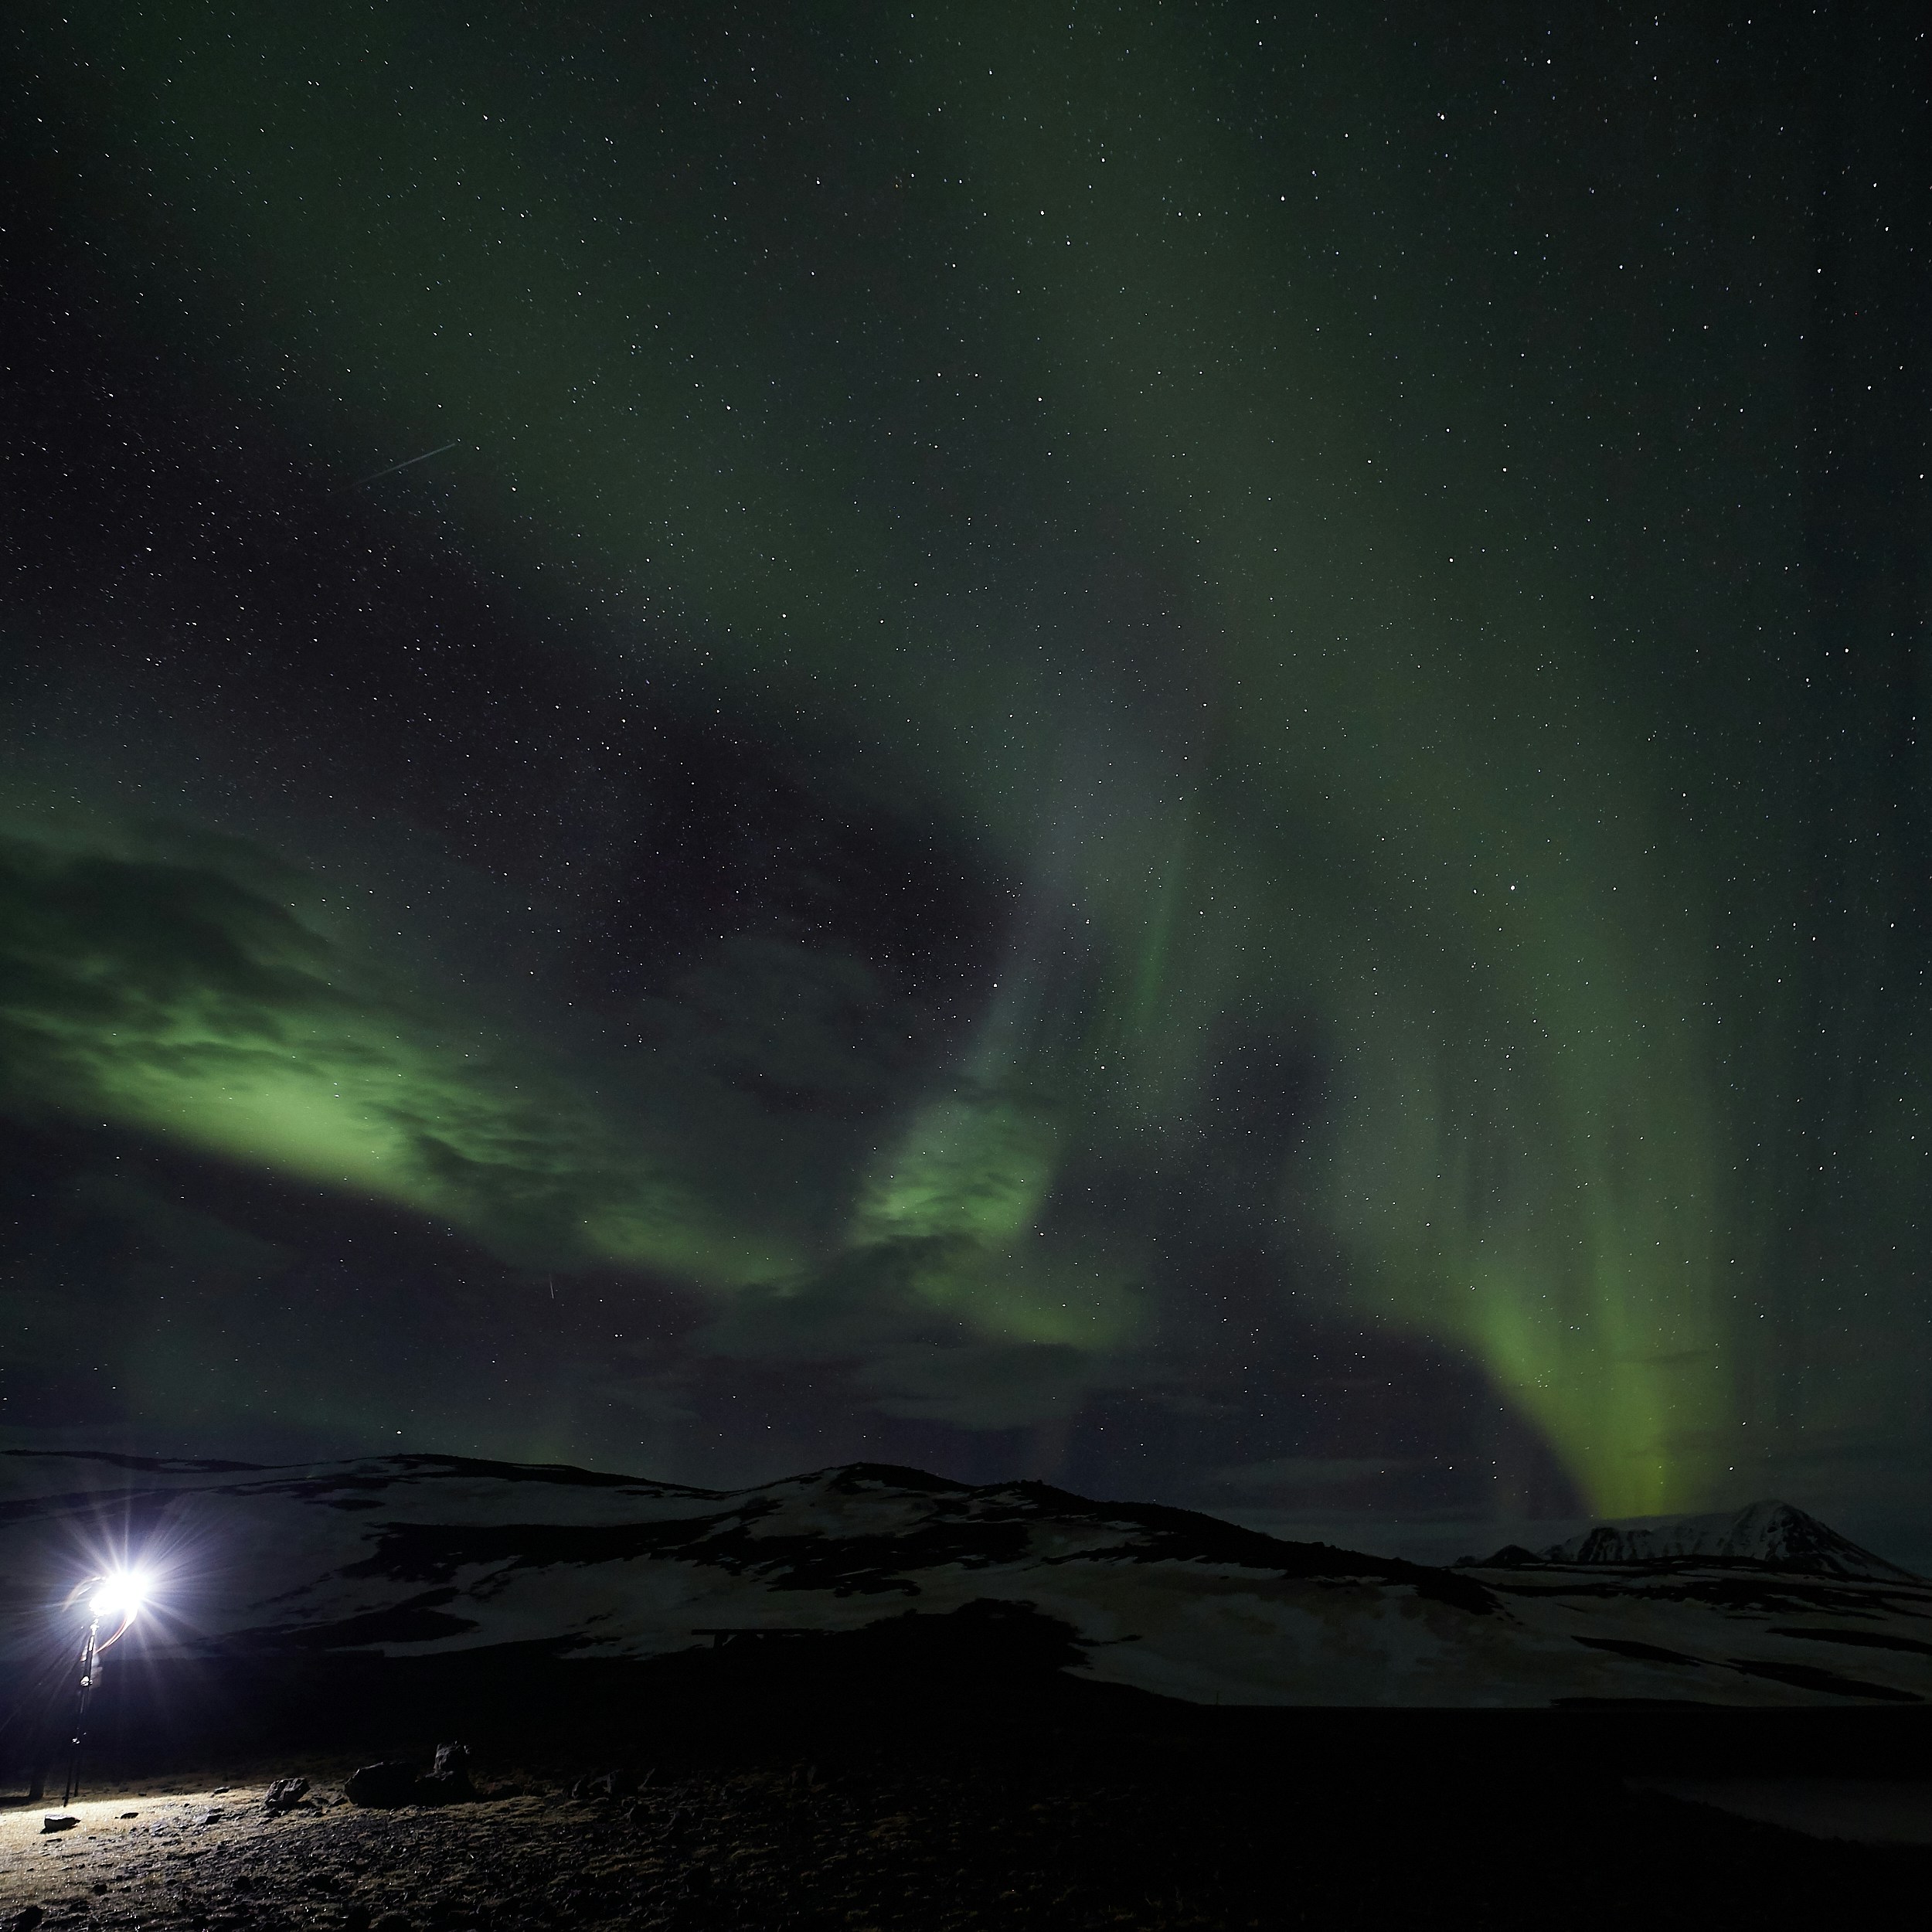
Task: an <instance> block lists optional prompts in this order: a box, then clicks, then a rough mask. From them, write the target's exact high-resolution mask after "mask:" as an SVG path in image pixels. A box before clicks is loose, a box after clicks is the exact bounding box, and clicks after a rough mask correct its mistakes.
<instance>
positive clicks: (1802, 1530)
mask: <svg viewBox="0 0 1932 1932" xmlns="http://www.w3.org/2000/svg"><path fill="white" fill-rule="evenodd" d="M1526 1563H1764V1564H1766V1565H1768V1566H1770V1567H1771V1568H1774V1569H1777V1570H1798V1571H1802V1572H1804V1573H1807V1574H1809V1575H1812V1576H1823V1577H1860V1578H1864V1579H1866V1580H1870V1581H1872V1582H1882V1583H1916V1582H1917V1581H1918V1579H1917V1577H1914V1576H1913V1574H1912V1573H1911V1572H1910V1570H1901V1569H1900V1567H1899V1566H1898V1565H1897V1564H1896V1563H1887V1562H1886V1560H1885V1559H1884V1558H1883V1556H1873V1555H1872V1553H1871V1551H1870V1550H1869V1549H1861V1548H1860V1547H1859V1545H1858V1544H1856V1543H1853V1542H1852V1540H1851V1539H1850V1538H1849V1537H1848V1536H1840V1535H1839V1534H1838V1532H1837V1531H1836V1530H1835V1529H1832V1527H1831V1526H1830V1525H1829V1524H1828V1523H1822V1522H1819V1521H1818V1518H1817V1517H1815V1516H1813V1515H1808V1514H1807V1513H1806V1512H1804V1510H1802V1509H1799V1508H1798V1506H1797V1505H1795V1504H1794V1503H1788V1502H1777V1501H1776V1500H1774V1499H1768V1498H1767V1500H1765V1501H1764V1502H1753V1503H1747V1504H1746V1505H1744V1507H1743V1509H1739V1510H1735V1511H1731V1512H1723V1511H1720V1512H1718V1513H1716V1515H1707V1516H1648V1517H1641V1518H1638V1519H1634V1520H1628V1521H1625V1522H1608V1523H1598V1524H1597V1525H1595V1526H1594V1527H1593V1528H1591V1529H1586V1530H1584V1531H1583V1532H1582V1533H1581V1534H1580V1535H1579V1536H1572V1537H1571V1538H1570V1540H1569V1541H1568V1542H1567V1543H1552V1544H1551V1545H1550V1546H1549V1548H1548V1549H1539V1550H1536V1551H1533V1552H1532V1551H1529V1550H1526V1549H1519V1548H1518V1547H1517V1546H1515V1545H1514V1544H1512V1545H1510V1546H1509V1547H1508V1548H1507V1549H1499V1550H1498V1551H1497V1553H1496V1554H1495V1556H1492V1557H1491V1558H1490V1559H1489V1560H1488V1563H1487V1564H1485V1566H1484V1567H1485V1568H1491V1567H1493V1568H1498V1569H1512V1568H1519V1567H1521V1566H1523V1565H1525V1564H1526Z"/></svg>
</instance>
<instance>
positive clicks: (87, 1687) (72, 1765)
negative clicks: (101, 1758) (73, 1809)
mask: <svg viewBox="0 0 1932 1932" xmlns="http://www.w3.org/2000/svg"><path fill="white" fill-rule="evenodd" d="M77 1668H78V1669H79V1670H80V1683H79V1684H78V1685H77V1686H76V1687H75V1692H74V1713H73V1736H72V1737H71V1738H70V1739H69V1740H68V1742H67V1783H66V1789H65V1790H64V1791H63V1792H62V1793H61V1794H60V1802H61V1804H63V1806H66V1805H69V1804H72V1803H73V1801H74V1797H75V1794H77V1792H78V1791H80V1747H81V1743H82V1740H83V1739H85V1737H86V1736H87V1704H88V1701H89V1700H90V1699H91V1698H92V1697H93V1696H94V1686H95V1685H96V1684H97V1683H98V1682H100V1618H99V1617H95V1618H94V1621H92V1622H91V1623H90V1624H88V1626H87V1635H86V1636H85V1637H83V1638H82V1639H81V1641H80V1658H78V1660H77ZM41 1789H42V1787H41V1783H40V1777H39V1774H38V1773H36V1774H35V1777H34V1788H33V1790H32V1791H31V1792H30V1793H29V1797H30V1798H34V1799H38V1798H39V1796H40V1794H41Z"/></svg>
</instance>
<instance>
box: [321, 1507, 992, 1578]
mask: <svg viewBox="0 0 1932 1932" xmlns="http://www.w3.org/2000/svg"><path fill="white" fill-rule="evenodd" d="M776 1509H777V1505H776V1504H775V1503H773V1502H751V1503H748V1504H744V1505H740V1507H739V1508H738V1509H736V1511H734V1512H729V1513H727V1514H726V1515H722V1516H719V1515H707V1516H697V1517H689V1516H687V1517H682V1518H679V1519H677V1520H675V1521H673V1522H655V1523H611V1524H553V1523H501V1524H483V1525H478V1526H474V1527H471V1526H447V1525H444V1524H437V1523H389V1524H386V1525H384V1526H383V1532H382V1535H381V1537H380V1539H379V1542H378V1543H377V1546H376V1551H375V1553H374V1554H373V1555H372V1556H368V1557H366V1558H365V1559H364V1560H362V1562H360V1563H354V1564H352V1565H351V1566H349V1568H348V1569H347V1570H345V1571H343V1575H345V1577H389V1578H391V1579H393V1580H395V1581H397V1582H407V1583H444V1582H447V1581H448V1580H449V1579H451V1577H454V1575H455V1574H456V1573H457V1571H458V1570H463V1569H465V1568H467V1567H468V1566H471V1565H472V1564H478V1563H496V1564H502V1565H505V1566H507V1567H509V1568H510V1569H512V1570H528V1569H534V1568H537V1567H540V1566H543V1565H544V1564H547V1563H584V1564H589V1563H623V1562H628V1561H632V1560H636V1559H638V1558H641V1557H660V1558H662V1557H668V1558H671V1559H672V1560H675V1559H677V1558H679V1557H681V1556H682V1557H688V1558H689V1560H692V1561H693V1562H702V1563H707V1564H715V1565H716V1566H717V1567H718V1568H719V1569H721V1570H729V1571H730V1572H731V1573H733V1574H734V1575H738V1576H756V1577H763V1578H764V1579H765V1580H767V1582H769V1583H770V1584H771V1585H772V1586H773V1587H775V1588H777V1589H781V1590H831V1591H832V1592H833V1594H835V1595H837V1596H840V1597H849V1596H855V1595H876V1594H884V1593H887V1592H891V1591H897V1592H899V1593H900V1594H903V1595H905V1596H908V1597H916V1596H917V1595H918V1594H920V1591H919V1586H918V1585H917V1583H914V1582H913V1580H911V1579H910V1577H907V1576H906V1575H904V1574H903V1573H904V1572H905V1571H906V1570H923V1569H927V1568H930V1567H933V1566H937V1565H939V1564H941V1563H957V1564H958V1565H959V1566H961V1567H962V1568H964V1569H968V1570H983V1569H985V1568H986V1567H987V1566H988V1565H990V1564H993V1563H1016V1562H1018V1561H1019V1560H1020V1559H1021V1558H1022V1557H1023V1556H1025V1555H1026V1549H1027V1536H1026V1529H1025V1527H1024V1526H1023V1525H1021V1524H1018V1523H982V1522H944V1521H942V1522H934V1523H927V1524H924V1525H922V1526H920V1527H918V1528H917V1529H911V1530H908V1531H907V1532H905V1533H904V1534H903V1535H901V1536H841V1537H836V1538H834V1537H828V1536H822V1535H812V1534H807V1535H803V1536H753V1534H752V1532H751V1527H750V1526H751V1524H752V1523H753V1522H756V1521H757V1520H758V1519H760V1518H763V1517H765V1516H767V1515H771V1514H773V1513H774V1512H775V1510H776Z"/></svg>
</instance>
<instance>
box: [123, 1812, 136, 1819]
mask: <svg viewBox="0 0 1932 1932" xmlns="http://www.w3.org/2000/svg"><path fill="white" fill-rule="evenodd" d="M140 1815H141V1814H140V1813H139V1812H138V1811H123V1812H122V1813H121V1816H122V1817H123V1818H138V1817H140Z"/></svg>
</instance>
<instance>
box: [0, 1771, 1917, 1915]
mask: <svg viewBox="0 0 1932 1932" xmlns="http://www.w3.org/2000/svg"><path fill="white" fill-rule="evenodd" d="M275 1768H276V1769H277V1770H279V1771H282V1772H287V1771H289V1770H302V1771H304V1773H305V1774H306V1775H308V1777H310V1779H311V1791H310V1794H308V1797H307V1798H305V1800H304V1802H303V1803H302V1804H301V1806H300V1807H299V1808H297V1809H295V1810H294V1811H290V1812H288V1813H287V1814H285V1815H279V1816H277V1815H271V1814H270V1813H268V1812H267V1811H265V1810H264V1806H263V1803H262V1800H263V1798H264V1794H265V1792H266V1790H267V1785H268V1783H269V1780H268V1778H267V1777H266V1776H263V1777H257V1778H256V1779H254V1780H253V1781H248V1782H240V1781H237V1782H235V1783H232V1784H220V1785H212V1784H209V1783H206V1782H202V1783H200V1784H192V1786H191V1784H190V1782H189V1781H182V1780H179V1779H176V1780H173V1781H152V1782H150V1783H149V1784H145V1785H142V1786H138V1787H126V1788H123V1789H121V1790H115V1791H104V1792H97V1793H93V1794H89V1795H88V1796H87V1797H86V1798H84V1799H83V1800H82V1801H80V1802H77V1804H73V1806H71V1807H70V1808H69V1811H68V1814H67V1815H72V1816H73V1818H74V1819H75V1823H74V1824H73V1825H72V1826H71V1827H69V1828H65V1829H61V1830H57V1831H55V1832H46V1830H44V1828H43V1819H44V1818H45V1817H46V1815H47V1811H48V1808H47V1807H46V1806H44V1805H40V1806H35V1807H32V1808H24V1807H16V1808H12V1809H10V1810H8V1811H0V1928H4V1927H12V1932H145V1929H146V1928H153V1929H154V1932H522V1928H526V1927H527V1928H551V1927H560V1928H575V1927H598V1926H604V1925H611V1926H614V1927H626V1928H630V1927H635V1928H638V1932H646V1929H647V1928H659V1927H679V1928H692V1929H693V1932H698V1929H699V1928H716V1929H717V1932H733V1929H736V1928H747V1929H748V1928H752V1927H758V1928H770V1929H771V1932H778V1929H781V1928H790V1927H798V1928H805V1927H837V1928H839V1929H840V1932H862V1928H866V1927H876V1928H879V1932H886V1928H901V1927H903V1928H909V1929H910V1928H917V1932H948V1929H949V1928H954V1927H961V1928H964V1927H1015V1928H1029V1927H1042V1928H1045V1927H1053V1928H1055V1929H1056V1932H1077V1929H1079V1928H1087V1927H1144V1928H1147V1932H1164V1929H1165V1928H1169V1927H1216V1928H1219V1927H1230V1928H1232V1927H1272V1926H1277V1925H1301V1924H1308V1925H1321V1926H1324V1927H1328V1926H1335V1925H1376V1926H1381V1925H1386V1924H1387V1923H1389V1922H1390V1921H1391V1920H1392V1919H1393V1918H1396V1917H1400V1919H1402V1920H1405V1921H1406V1922H1410V1923H1418V1924H1422V1925H1444V1926H1447V1925H1458V1926H1461V1925H1469V1924H1478V1925H1485V1926H1488V1925H1505V1924H1515V1923H1530V1922H1532V1920H1533V1921H1534V1922H1536V1923H1538V1924H1539V1925H1541V1926H1544V1927H1546V1926H1547V1924H1548V1923H1549V1910H1550V1909H1551V1906H1552V1905H1553V1903H1556V1902H1557V1901H1559V1900H1560V1901H1561V1903H1562V1904H1563V1918H1564V1920H1565V1922H1566V1923H1571V1924H1577V1923H1597V1922H1600V1920H1599V1917H1598V1916H1597V1915H1598V1914H1600V1915H1601V1920H1603V1921H1607V1920H1609V1919H1611V1918H1618V1919H1620V1920H1622V1922H1624V1923H1628V1912H1629V1910H1630V1909H1631V1906H1632V1905H1633V1904H1634V1903H1635V1902H1636V1901H1637V1900H1638V1897H1639V1896H1640V1895H1641V1899H1642V1906H1643V1911H1644V1915H1645V1918H1646V1919H1647V1920H1649V1921H1650V1922H1651V1923H1653V1924H1657V1925H1672V1924H1685V1925H1689V1924H1699V1925H1705V1926H1707V1925H1709V1923H1713V1921H1714V1920H1716V1921H1717V1922H1721V1921H1722V1920H1723V1918H1724V1917H1726V1915H1727V1914H1734V1913H1759V1914H1760V1915H1761V1914H1763V1913H1766V1912H1770V1913H1771V1914H1772V1916H1773V1917H1775V1918H1777V1919H1778V1920H1784V1919H1786V1918H1787V1915H1788V1914H1789V1913H1791V1911H1793V1910H1798V1909H1800V1908H1802V1907H1804V1906H1807V1905H1808V1903H1815V1905H1816V1906H1818V1907H1820V1908H1823V1907H1824V1906H1826V1905H1828V1903H1831V1902H1832V1901H1834V1900H1835V1901H1836V1902H1837V1903H1838V1906H1839V1907H1840V1908H1841V1909H1842V1906H1843V1903H1844V1902H1845V1900H1846V1898H1847V1896H1848V1895H1849V1896H1853V1897H1860V1896H1862V1897H1863V1898H1865V1899H1867V1900H1869V1901H1871V1903H1872V1904H1873V1905H1874V1906H1876V1905H1877V1904H1878V1903H1879V1901H1881V1900H1883V1899H1885V1898H1886V1897H1888V1896H1893V1894H1894V1893H1897V1894H1899V1895H1900V1896H1903V1895H1905V1894H1906V1893H1917V1896H1920V1898H1921V1899H1922V1898H1923V1895H1924V1889H1925V1885H1926V1880H1927V1878H1928V1877H1929V1876H1932V1854H1928V1853H1926V1852H1909V1851H1904V1852H1894V1851H1883V1850H1878V1851H1875V1850H1872V1849H1869V1848H1858V1847H1853V1846H1849V1845H1832V1844H1822V1843H1818V1842H1815V1841H1813V1840H1810V1839H1807V1838H1801V1837H1799V1836H1798V1835H1795V1834H1793V1833H1790V1832H1781V1831H1777V1830H1775V1829H1774V1828H1770V1827H1768V1826H1763V1825H1749V1824H1744V1823H1740V1822H1738V1821H1733V1820H1730V1819H1726V1818H1721V1817H1719V1815H1716V1814H1715V1813H1713V1812H1710V1811H1705V1810H1702V1809H1701V1808H1696V1807H1692V1806H1689V1805H1685V1804H1681V1803H1674V1802H1672V1801H1670V1800H1668V1799H1667V1798H1662V1797H1659V1796H1656V1795H1655V1794H1643V1793H1638V1792H1632V1791H1628V1790H1626V1789H1624V1787H1621V1785H1617V1786H1615V1787H1611V1791H1610V1792H1609V1794H1608V1795H1606V1794H1605V1793H1604V1791H1583V1790H1580V1789H1579V1790H1573V1791H1571V1792H1570V1794H1568V1796H1567V1798H1566V1796H1565V1794H1563V1793H1562V1792H1560V1791H1543V1792H1542V1793H1541V1794H1540V1795H1539V1794H1537V1793H1536V1791H1532V1790H1531V1789H1530V1788H1529V1787H1525V1788H1524V1789H1523V1790H1522V1791H1515V1792H1513V1793H1503V1794H1498V1793H1497V1792H1495V1791H1489V1792H1488V1793H1486V1794H1485V1793H1468V1792H1464V1793H1458V1792H1456V1791H1454V1790H1445V1791H1444V1792H1443V1793H1442V1794H1441V1800H1440V1803H1439V1804H1434V1805H1430V1804H1427V1803H1422V1802H1419V1801H1418V1798H1417V1792H1416V1791H1415V1790H1414V1789H1413V1787H1404V1786H1403V1783H1402V1781H1401V1780H1400V1777H1396V1778H1395V1779H1393V1781H1391V1783H1390V1784H1389V1787H1388V1789H1387V1792H1386V1802H1385V1803H1383V1804H1379V1805H1378V1804H1376V1800H1375V1797H1374V1794H1373V1792H1372V1791H1370V1790H1366V1789H1363V1788H1360V1787H1354V1788H1352V1789H1350V1790H1349V1791H1335V1790H1325V1789H1324V1787H1323V1784H1322V1781H1321V1780H1320V1778H1319V1777H1315V1778H1313V1779H1311V1780H1309V1781H1307V1782H1306V1783H1305V1784H1301V1786H1300V1787H1299V1791H1297V1790H1296V1789H1295V1788H1294V1787H1283V1786H1281V1784H1280V1783H1279V1782H1278V1781H1270V1782H1271V1783H1272V1784H1273V1788H1272V1789H1264V1788H1262V1787H1261V1786H1260V1784H1256V1783H1254V1782H1253V1781H1250V1782H1249V1783H1247V1785H1246V1786H1245V1787H1242V1786H1240V1785H1233V1786H1231V1785H1229V1784H1225V1783H1223V1782H1222V1781H1218V1780H1216V1779H1213V1778H1208V1779H1205V1780H1204V1779H1202V1778H1198V1777H1186V1776H1183V1777H1179V1778H1178V1779H1176V1778H1171V1777H1155V1778H1151V1779H1150V1778H1147V1777H1139V1778H1137V1779H1134V1780H1131V1781H1130V1780H1128V1779H1126V1778H1124V1777H1112V1776H1109V1775H1108V1774H1107V1773H1106V1771H1105V1770H1104V1768H1096V1767H1091V1766H1087V1767H1078V1766H1074V1767H1070V1766H1068V1765H1066V1764H1055V1763H1053V1762H1051V1761H1050V1760H1049V1759H1048V1758H1045V1757H1043V1758H1042V1759H1040V1760H1038V1761H1036V1762H1034V1763H1032V1764H1015V1765H1009V1766H1006V1767H1003V1768H1002V1767H992V1766H989V1765H988V1764H986V1763H985V1762H983V1761H981V1762H971V1761H961V1762H960V1763H957V1764H952V1765H951V1766H942V1765H930V1766H925V1767H919V1766H908V1765H907V1764H906V1763H905V1762H904V1761H903V1760H887V1759H884V1758H881V1759H879V1760H874V1761H852V1762H847V1763H845V1764H841V1765H838V1766H836V1767H832V1766H818V1765H811V1764H804V1763H800V1764H792V1765H789V1766H774V1765H767V1766H763V1767H753V1768H737V1769H727V1768H720V1767H716V1766H713V1767H686V1768H685V1769H683V1770H673V1771H659V1772H655V1773H653V1774H652V1775H651V1776H650V1777H649V1778H648V1780H647V1781H645V1782H644V1783H643V1784H642V1788H641V1790H639V1791H635V1792H628V1791H624V1790H622V1789H621V1788H620V1789H619V1791H618V1792H617V1794H615V1795H612V1796H605V1795H603V1794H597V1795H588V1794H583V1795H578V1796H574V1797H573V1795H572V1794H571V1792H572V1786H573V1784H577V1787H578V1789H579V1791H580V1792H581V1791H582V1790H583V1786H582V1784H581V1783H580V1782H579V1781H578V1778H573V1777H571V1776H570V1772H569V1768H568V1767H566V1768H564V1769H561V1770H560V1769H556V1768H552V1769H549V1770H544V1771H539V1772H535V1773H532V1772H527V1771H526V1772H519V1773H512V1774H509V1775H508V1776H506V1777H500V1778H499V1779H498V1781H497V1782H496V1784H494V1785H490V1784H485V1787H484V1788H485V1791H486V1793H488V1794H487V1795H485V1796H484V1797H483V1798H480V1799H478V1801H474V1802H472V1803H465V1804H452V1805H447V1806H437V1807H434V1808H432V1807H420V1806H410V1807H405V1808H400V1809H398V1810H393V1811H386V1810H369V1809H364V1808H359V1807H357V1806H355V1805H352V1804H349V1803H347V1802H346V1801H344V1800H343V1798H342V1796H341V1787H342V1781H343V1777H344V1776H345V1773H346V1771H347V1770H349V1768H351V1767H350V1766H349V1764H346V1763H329V1764H324V1763H319V1762H318V1763H311V1764H308V1765H307V1766H301V1767H292V1766H290V1765H287V1764H282V1765H278V1766H277V1767H275ZM578 1777H579V1778H580V1777H582V1770H581V1767H579V1774H578ZM618 1783H619V1785H620V1787H621V1786H622V1784H623V1783H624V1780H623V1779H622V1778H620V1779H619V1781H618ZM1499 1798H1500V1800H1501V1804H1502V1808H1501V1811H1498V1799H1499ZM1566 1818H1567V1819H1568V1820H1569V1824H1568V1826H1567V1828H1566V1825H1565V1823H1564V1821H1565V1819H1566ZM1485 1819H1486V1820H1487V1821H1488V1828H1487V1829H1486V1831H1485V1827H1484V1821H1485ZM1760 1894H1761V1896H1760Z"/></svg>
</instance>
